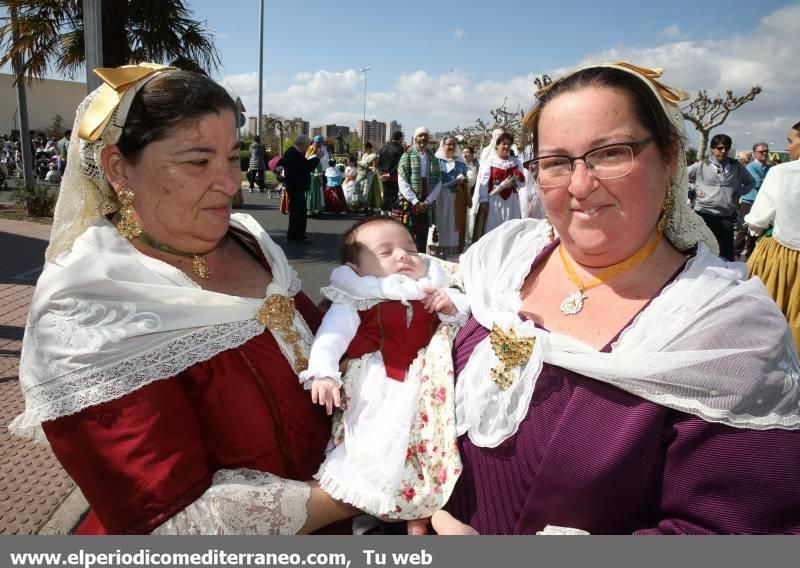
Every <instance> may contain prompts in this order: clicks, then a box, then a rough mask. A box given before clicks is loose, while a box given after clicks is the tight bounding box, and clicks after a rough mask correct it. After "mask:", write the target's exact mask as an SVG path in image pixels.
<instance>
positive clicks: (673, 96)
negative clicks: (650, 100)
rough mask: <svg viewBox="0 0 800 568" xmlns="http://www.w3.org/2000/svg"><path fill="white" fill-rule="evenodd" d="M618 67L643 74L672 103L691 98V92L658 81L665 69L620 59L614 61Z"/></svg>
mask: <svg viewBox="0 0 800 568" xmlns="http://www.w3.org/2000/svg"><path fill="white" fill-rule="evenodd" d="M611 65H614V66H616V67H624V68H625V69H629V70H631V71H633V72H634V73H637V74H638V75H641V76H642V77H644V78H645V79H647V80H648V81H650V82H651V83H652V84H653V85H654V86H655V88H656V89H657V90H658V93H659V94H660V95H661V97H662V98H663V99H664V100H667V101H669V102H671V103H672V104H675V105H676V104H678V103H679V102H681V101H685V100H686V99H688V98H689V93H687V92H686V91H683V90H681V89H678V88H677V87H670V86H669V85H665V84H664V83H662V82H661V81H657V80H656V79H658V78H659V77H661V75H662V74H663V73H664V70H663V69H660V68H658V67H657V68H655V69H648V68H647V67H639V66H637V65H633V64H632V63H625V62H624V61H618V62H617V63H612V64H611Z"/></svg>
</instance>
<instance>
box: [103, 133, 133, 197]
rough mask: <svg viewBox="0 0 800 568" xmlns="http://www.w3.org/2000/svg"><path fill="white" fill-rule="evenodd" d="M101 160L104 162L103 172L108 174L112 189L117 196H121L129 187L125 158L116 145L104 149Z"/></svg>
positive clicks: (107, 177)
mask: <svg viewBox="0 0 800 568" xmlns="http://www.w3.org/2000/svg"><path fill="white" fill-rule="evenodd" d="M100 160H101V161H102V164H103V171H104V172H105V174H106V179H108V183H109V184H111V187H112V188H113V189H114V191H115V192H116V193H117V195H119V193H120V192H121V191H122V190H124V189H125V188H126V187H128V178H127V171H126V167H125V166H126V162H125V158H124V157H123V156H122V153H121V152H120V151H119V148H118V147H117V146H116V145H108V146H106V147H105V148H103V151H102V152H101V154H100Z"/></svg>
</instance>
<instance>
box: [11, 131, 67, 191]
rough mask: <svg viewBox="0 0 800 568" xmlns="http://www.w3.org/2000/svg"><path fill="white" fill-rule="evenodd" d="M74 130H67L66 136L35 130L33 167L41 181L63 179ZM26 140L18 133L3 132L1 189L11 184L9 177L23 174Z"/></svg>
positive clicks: (55, 182) (31, 155)
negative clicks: (23, 147) (48, 134)
mask: <svg viewBox="0 0 800 568" xmlns="http://www.w3.org/2000/svg"><path fill="white" fill-rule="evenodd" d="M71 134H72V131H71V130H65V131H64V134H63V136H62V137H61V138H60V139H57V138H56V137H55V136H50V137H48V136H46V135H45V134H44V133H41V132H34V131H31V151H30V154H29V155H30V158H31V168H32V172H33V175H34V177H35V178H36V179H37V180H39V181H46V182H50V183H53V184H57V183H60V182H61V176H62V175H63V173H64V169H65V168H66V164H67V151H68V146H69V137H70V135H71ZM22 160H23V157H22V141H21V140H20V138H19V136H18V134H17V133H13V134H11V135H9V134H3V135H2V136H0V189H4V188H6V189H7V188H9V185H10V184H9V183H8V180H9V179H12V178H21V177H22V175H23V174H22V171H23V167H22Z"/></svg>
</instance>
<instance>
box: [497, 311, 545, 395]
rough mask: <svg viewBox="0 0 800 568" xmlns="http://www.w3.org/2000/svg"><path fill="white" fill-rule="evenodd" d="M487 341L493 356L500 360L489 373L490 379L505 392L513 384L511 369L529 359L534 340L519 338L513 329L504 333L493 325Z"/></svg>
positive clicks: (534, 343)
mask: <svg viewBox="0 0 800 568" xmlns="http://www.w3.org/2000/svg"><path fill="white" fill-rule="evenodd" d="M489 341H490V342H491V344H492V350H493V351H494V354H495V355H496V356H497V358H498V359H499V360H500V364H499V365H497V366H496V367H494V368H493V369H492V370H491V372H490V376H491V379H492V380H493V381H494V382H495V383H496V384H497V386H498V387H500V389H502V390H507V389H508V387H510V386H511V384H512V383H513V382H514V374H513V373H512V372H511V369H513V368H514V367H519V366H520V365H522V364H523V363H525V362H526V361H527V360H528V359H530V357H531V353H533V347H534V346H535V345H536V338H535V337H519V336H518V335H517V334H516V332H515V331H514V330H513V329H510V330H509V331H508V333H506V332H504V331H503V330H502V329H500V328H499V327H498V326H497V324H493V325H492V333H491V334H490V336H489Z"/></svg>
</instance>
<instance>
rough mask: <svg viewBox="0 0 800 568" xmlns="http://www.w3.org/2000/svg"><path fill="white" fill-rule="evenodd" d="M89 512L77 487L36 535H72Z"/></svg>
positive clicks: (86, 503) (84, 499) (87, 505)
mask: <svg viewBox="0 0 800 568" xmlns="http://www.w3.org/2000/svg"><path fill="white" fill-rule="evenodd" d="M88 511H89V503H88V502H87V501H86V498H85V497H84V496H83V493H81V490H80V489H78V488H77V487H76V488H75V489H73V490H72V492H71V493H70V494H69V495H67V498H66V499H64V500H63V501H62V502H61V504H60V505H59V506H58V507H57V508H56V510H55V512H53V514H52V516H51V517H50V519H49V520H48V521H47V522H46V523H45V524H44V526H43V527H42V528H41V529H39V532H38V533H37V534H46V535H65V534H72V532H73V531H74V530H75V529H76V528H77V527H78V523H80V522H81V520H82V519H83V517H84V516H85V515H86V513H87V512H88Z"/></svg>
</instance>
